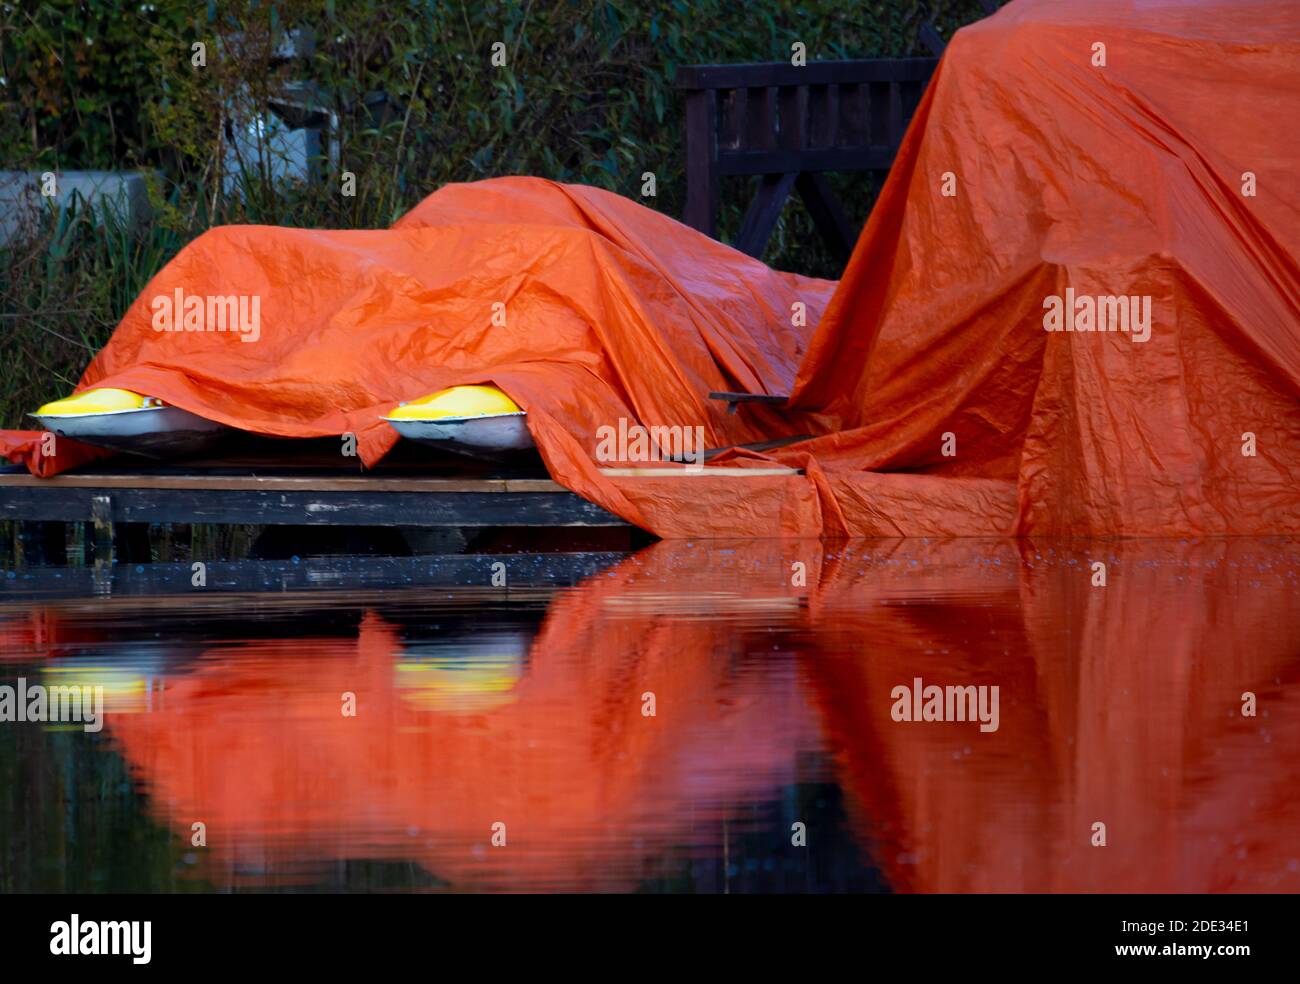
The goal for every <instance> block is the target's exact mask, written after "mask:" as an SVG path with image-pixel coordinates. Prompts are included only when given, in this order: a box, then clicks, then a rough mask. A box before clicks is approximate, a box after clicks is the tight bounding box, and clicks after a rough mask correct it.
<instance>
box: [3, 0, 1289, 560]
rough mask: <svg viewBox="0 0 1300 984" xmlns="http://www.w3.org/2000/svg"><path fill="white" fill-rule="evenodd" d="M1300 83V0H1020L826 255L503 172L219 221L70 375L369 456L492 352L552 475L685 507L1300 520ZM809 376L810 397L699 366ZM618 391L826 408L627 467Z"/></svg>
mask: <svg viewBox="0 0 1300 984" xmlns="http://www.w3.org/2000/svg"><path fill="white" fill-rule="evenodd" d="M1098 46H1102V47H1098ZM1102 56H1104V64H1101V63H1100V61H1101V60H1102ZM1297 118H1300V4H1296V3H1274V2H1270V3H1257V2H1222V0H1217V2H1177V3H1175V2H1170V3H1143V4H1140V5H1137V4H1133V3H1132V2H1119V0H1103V2H1096V3H1091V4H1086V5H1081V4H1075V3H1071V2H1051V0H1037V2H1033V0H1019V2H1016V3H1013V4H1011V5H1009V6H1008V7H1007V8H1005V9H1003V10H1002V11H1001V12H1000V13H999V14H997V15H996V16H994V17H992V18H990V19H988V20H986V21H982V22H980V23H979V24H976V25H973V26H971V27H968V28H966V29H964V30H962V31H960V32H958V33H957V35H956V36H955V37H954V39H953V41H952V44H951V45H950V46H949V49H948V51H947V53H946V55H945V56H944V59H943V62H942V63H941V65H940V67H939V70H938V72H937V74H936V76H935V79H934V81H933V83H932V84H931V86H930V89H929V90H928V92H927V93H926V96H925V98H924V99H923V100H922V103H921V105H920V107H919V108H918V110H917V113H916V117H915V119H914V122H913V125H912V128H911V129H910V131H909V133H908V136H907V138H906V140H905V141H904V145H903V147H902V149H901V151H900V154H899V157H898V160H897V162H896V164H895V166H894V169H893V171H892V173H891V175H890V178H889V181H888V182H887V184H886V186H885V188H884V190H883V192H882V194H881V198H880V200H879V202H878V203H877V205H876V207H875V209H874V211H873V213H872V216H871V219H870V221H869V223H868V225H867V228H866V229H865V230H864V232H863V235H862V237H861V239H860V241H859V242H858V245H857V249H856V250H855V252H854V255H853V258H852V260H851V262H850V264H849V266H848V269H847V270H846V272H845V275H844V279H843V280H842V281H841V282H840V284H839V286H838V289H837V288H836V286H835V285H834V284H832V283H829V282H826V281H819V280H811V279H807V278H801V277H797V276H793V275H790V274H783V273H777V272H773V271H771V270H769V269H767V268H766V267H764V266H762V265H761V264H759V263H757V262H755V261H753V260H750V259H748V258H746V257H744V256H741V255H740V254H738V253H736V252H734V251H732V250H730V249H728V248H727V247H725V246H722V245H720V244H717V243H715V242H712V241H710V240H708V239H706V238H705V237H703V236H701V235H699V234H697V233H694V232H693V231H691V230H689V229H687V228H685V227H683V226H681V225H680V224H678V223H675V222H674V221H672V220H671V219H668V218H665V217H664V216H662V215H659V214H658V213H656V212H653V211H650V210H647V209H644V208H642V207H640V206H638V205H636V204H634V203H632V202H630V201H627V200H625V199H622V198H619V197H617V196H614V195H611V194H608V193H605V192H601V191H597V190H594V189H590V188H581V187H571V186H561V185H556V184H553V183H550V182H545V181H539V180H535V179H528V178H505V179H498V180H494V181H487V182H481V183H478V184H473V185H452V186H448V187H445V188H443V189H441V190H440V191H438V192H436V193H435V194H433V195H431V196H430V197H429V198H428V199H426V200H425V201H424V202H423V203H421V204H420V205H419V206H418V207H417V208H416V209H414V210H413V211H412V212H411V213H410V214H408V215H407V216H405V217H404V218H403V219H402V220H401V221H400V222H398V223H397V224H396V225H395V226H394V227H393V229H391V230H387V231H358V232H333V231H316V230H291V229H272V228H262V227H225V228H219V229H215V230H213V231H211V232H209V233H207V234H206V235H204V236H202V237H200V238H199V239H198V240H196V241H195V242H194V243H193V244H191V245H190V246H189V247H187V248H186V249H185V250H184V251H182V252H181V254H180V255H179V256H177V258H176V259H175V260H174V261H173V262H172V263H170V264H169V265H168V266H167V267H166V268H165V269H164V270H163V271H162V272H160V273H159V274H158V276H157V277H156V278H155V279H154V281H153V282H152V283H151V284H150V285H149V286H148V287H147V288H146V289H145V291H144V293H143V294H142V295H141V297H140V299H139V300H138V301H137V302H136V304H135V305H134V306H133V307H132V308H131V310H130V311H128V313H127V315H126V317H125V318H124V319H123V321H122V324H121V325H120V326H119V328H118V330H117V332H116V333H115V334H114V336H113V338H112V339H111V340H110V342H109V344H108V345H107V346H106V347H105V348H104V350H103V351H102V352H101V353H100V355H99V356H98V357H97V358H96V359H95V361H94V362H93V363H92V364H91V366H90V367H89V369H88V370H87V371H86V375H85V377H84V378H83V380H82V384H81V385H82V387H83V388H85V387H90V386H120V387H123V388H127V389H133V390H137V391H140V392H145V393H148V394H151V395H155V396H159V397H162V398H163V399H164V400H167V401H169V402H171V403H174V404H176V405H178V406H181V407H184V408H186V409H188V410H192V411H194V412H196V413H199V414H202V415H204V416H207V417H211V418H213V419H216V420H220V421H223V422H225V423H228V424H232V425H234V426H237V427H242V428H245V429H248V430H253V431H259V432H263V433H269V434H279V435H288V436H301V437H308V436H321V435H329V434H340V433H344V432H348V431H351V432H354V433H356V434H358V436H359V439H360V452H361V456H362V458H363V460H364V461H365V462H366V463H368V464H370V463H373V462H375V461H376V460H378V458H380V457H381V456H382V455H383V454H384V453H385V452H386V451H387V450H388V448H389V447H390V446H391V445H392V443H393V442H394V441H395V435H394V434H393V433H392V432H391V431H390V430H389V429H388V427H387V425H385V424H383V423H381V422H379V421H378V419H377V418H378V416H379V415H380V414H381V413H382V412H384V411H386V410H388V409H389V408H391V407H392V406H393V404H395V403H396V402H398V401H400V400H407V399H412V398H415V397H419V396H423V395H425V394H427V393H429V392H431V391H433V390H436V389H439V388H442V387H444V386H449V385H454V384H458V383H473V382H482V381H492V382H495V383H496V384H497V385H499V386H501V387H502V388H503V389H505V390H506V391H507V392H508V393H509V394H510V395H511V396H512V397H513V398H514V399H515V400H516V401H517V402H518V403H520V404H521V405H522V406H524V407H525V409H527V410H528V413H529V417H528V419H529V426H530V428H531V429H532V431H533V434H534V436H535V437H536V439H537V443H538V445H539V447H540V448H541V451H542V454H543V457H544V459H545V461H546V463H547V466H548V468H549V469H550V471H551V473H552V474H553V475H554V477H555V478H556V479H557V480H558V481H560V482H563V483H564V484H565V485H567V486H568V487H570V488H572V489H574V490H575V491H577V492H579V493H580V494H582V495H584V496H586V497H588V498H590V499H592V500H594V501H596V502H598V503H600V504H602V505H604V506H605V507H607V508H609V509H611V510H613V511H614V512H616V513H618V514H620V515H622V516H623V517H625V518H627V519H629V520H631V521H632V522H635V523H637V524H639V525H641V526H643V527H646V528H647V529H650V530H651V531H653V532H655V533H658V534H660V535H663V536H700V535H737V534H738V535H764V536H768V535H773V534H777V533H785V534H796V535H824V536H842V535H898V534H905V535H906V534H940V535H942V534H951V535H978V534H990V533H1019V534H1029V533H1070V534H1084V535H1159V534H1164V535H1170V534H1200V533H1239V534H1248V533H1261V532H1280V531H1287V532H1296V531H1300V488H1298V487H1297V484H1296V481H1295V478H1294V476H1295V474H1296V473H1297V472H1298V471H1300V414H1297V412H1296V396H1297V392H1298V391H1300V270H1298V268H1297V260H1296V257H1297V255H1300V250H1298V249H1297V246H1298V245H1300V183H1298V182H1297V181H1296V172H1297V165H1298V163H1300V134H1297V132H1296V129H1295V125H1294V121H1295V120H1296V119H1297ZM945 192H949V193H947V194H946V193H945ZM177 288H180V289H182V290H184V291H185V293H186V294H199V295H230V294H255V295H259V296H260V297H261V299H262V301H261V303H262V311H261V314H262V331H261V337H260V339H259V341H258V342H257V343H256V344H244V343H241V341H240V340H239V338H238V336H235V335H228V334H202V333H188V332H187V333H176V334H173V333H157V332H155V331H153V330H152V328H151V313H150V309H149V303H150V299H151V298H153V297H154V296H156V295H158V294H171V293H173V292H174V291H175V290H176V289H177ZM832 291H833V292H834V297H833V298H832V296H831V295H832ZM1051 297H1057V298H1061V299H1062V303H1067V302H1068V303H1078V304H1080V305H1081V306H1080V308H1079V310H1080V311H1086V310H1087V308H1086V305H1087V304H1094V305H1096V310H1097V311H1100V310H1101V309H1103V308H1105V309H1106V310H1109V311H1111V312H1115V310H1116V309H1115V308H1114V306H1113V305H1112V306H1109V307H1108V306H1107V301H1106V298H1118V297H1124V298H1133V299H1134V311H1135V312H1138V313H1139V314H1140V313H1141V312H1142V311H1143V310H1144V307H1143V305H1144V304H1145V303H1148V302H1147V301H1146V300H1144V299H1148V298H1149V304H1150V315H1149V322H1147V323H1146V324H1145V325H1144V331H1142V332H1138V331H1136V330H1129V331H1111V332H1098V331H1086V332H1084V331H1053V332H1049V331H1047V330H1045V320H1044V319H1045V304H1046V303H1049V301H1048V299H1049V298H1051ZM1081 298H1086V299H1088V300H1086V301H1080V300H1079V299H1081ZM1099 299H1100V300H1099ZM800 302H801V303H802V304H803V305H804V306H805V309H806V316H805V319H800V318H798V317H793V316H792V311H794V310H795V305H796V304H797V303H800ZM498 303H500V304H504V305H505V308H504V311H505V315H506V324H505V325H504V326H501V325H494V324H493V317H492V316H493V313H494V310H493V305H494V304H498ZM823 313H824V314H825V316H824V317H823V316H822V315H823ZM1073 313H1074V311H1073V310H1071V311H1067V312H1066V318H1065V320H1070V318H1069V316H1070V315H1071V314H1073ZM1092 317H1093V321H1092V322H1091V325H1092V326H1094V327H1095V325H1096V323H1097V321H1096V319H1097V318H1098V317H1099V315H1098V314H1096V313H1094V314H1093V316H1092ZM1111 317H1112V319H1114V318H1117V317H1118V314H1115V313H1112V315H1111ZM801 320H806V326H804V325H801V324H800V322H801ZM792 322H794V323H792ZM1063 323H1064V322H1062V324H1063ZM1082 326H1083V324H1082V323H1080V327H1082ZM1071 327H1073V324H1072V325H1071ZM1146 330H1149V337H1147V338H1146V339H1145V340H1140V339H1141V338H1142V336H1143V335H1145V333H1146ZM792 387H793V389H794V393H795V404H794V405H795V406H796V407H797V408H798V410H797V411H788V412H784V411H780V410H774V409H772V408H770V407H764V408H759V409H751V408H745V409H742V410H741V411H740V412H739V413H738V414H736V415H734V416H728V415H726V414H725V411H724V408H723V406H722V405H721V404H719V403H714V402H710V401H709V400H707V398H706V394H707V392H708V391H709V390H715V389H727V390H747V391H751V392H758V393H783V392H789V391H790V390H791V388H792ZM620 418H623V419H626V420H628V421H630V422H632V423H640V424H642V425H644V426H647V427H649V426H671V425H677V426H680V427H695V426H702V427H703V428H704V429H705V438H706V442H707V444H708V445H709V446H714V447H716V446H721V445H730V444H736V443H746V442H756V441H761V440H766V439H771V438H777V437H784V436H790V435H795V434H814V435H819V436H818V438H817V439H816V440H814V441H812V442H805V443H802V444H799V445H797V446H795V447H792V448H788V449H785V450H783V451H780V452H776V453H773V454H771V455H770V456H769V458H770V459H775V460H777V461H780V462H783V463H786V464H791V465H795V466H798V467H800V468H802V469H803V470H804V473H803V474H802V475H789V476H781V475H763V476H761V477H752V478H744V479H740V478H736V477H735V476H718V475H709V474H708V472H707V470H706V472H705V474H704V475H702V476H694V477H682V478H675V477H671V478H646V477H635V478H629V477H612V476H609V475H605V474H602V473H601V471H600V469H599V467H598V462H597V461H596V460H595V450H596V447H597V444H598V437H597V431H598V429H599V428H601V427H603V426H611V427H613V426H617V424H618V422H619V420H620ZM0 450H4V451H6V452H7V453H8V454H9V455H10V457H12V458H15V459H17V458H23V459H24V460H27V461H29V463H31V464H33V465H34V466H35V469H36V470H43V471H46V472H49V471H53V470H56V469H58V468H60V467H67V466H68V465H70V464H73V463H75V461H74V460H73V457H72V455H73V452H64V453H65V454H68V455H69V457H68V458H67V459H65V460H62V461H60V460H56V461H54V462H50V461H48V460H44V461H41V460H40V459H38V458H37V456H36V455H35V453H34V450H33V445H32V441H31V435H27V436H23V435H10V436H9V437H8V438H7V439H4V441H3V442H0ZM727 463H728V464H731V465H735V464H737V463H739V464H757V463H764V462H762V461H759V460H758V459H757V457H756V456H752V455H746V456H742V457H741V459H740V460H739V461H736V460H732V461H729V462H727Z"/></svg>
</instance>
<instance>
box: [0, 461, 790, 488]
mask: <svg viewBox="0 0 1300 984" xmlns="http://www.w3.org/2000/svg"><path fill="white" fill-rule="evenodd" d="M600 473H601V474H602V475H606V476H609V477H611V478H701V477H713V478H766V477H771V476H779V475H799V474H801V471H800V470H799V469H797V468H787V467H784V466H776V467H758V468H740V467H730V466H714V467H705V468H689V467H686V468H672V467H663V466H659V467H646V468H636V467H629V468H601V469H600ZM0 488H63V489H151V490H166V489H176V490H184V491H195V490H204V491H213V492H237V491H257V492H431V493H439V492H566V491H568V490H567V489H566V488H565V487H564V486H563V485H561V484H559V483H558V482H556V481H554V480H552V479H549V478H381V477H378V476H364V475H359V476H278V475H130V474H120V475H71V474H68V475H55V476H53V477H51V478H37V477H36V476H34V475H0Z"/></svg>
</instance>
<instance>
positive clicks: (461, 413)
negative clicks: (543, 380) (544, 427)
mask: <svg viewBox="0 0 1300 984" xmlns="http://www.w3.org/2000/svg"><path fill="white" fill-rule="evenodd" d="M520 412H521V411H520V409H519V404H517V403H516V402H515V401H514V400H512V399H510V397H508V396H506V394H505V393H503V392H501V390H499V389H497V388H496V387H495V386H453V387H451V388H450V389H444V390H439V391H438V392H436V393H434V394H432V395H430V396H426V397H423V398H422V399H419V400H411V401H410V402H409V403H403V404H401V405H400V406H396V407H394V408H393V409H392V411H390V412H389V414H388V416H387V417H386V418H385V419H387V420H447V419H464V418H467V417H492V416H496V415H498V414H503V413H520Z"/></svg>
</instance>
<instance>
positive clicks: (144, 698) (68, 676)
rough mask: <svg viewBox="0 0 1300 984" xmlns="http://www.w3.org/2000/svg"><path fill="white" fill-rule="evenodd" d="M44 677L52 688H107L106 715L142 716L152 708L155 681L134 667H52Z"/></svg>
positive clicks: (46, 671)
mask: <svg viewBox="0 0 1300 984" xmlns="http://www.w3.org/2000/svg"><path fill="white" fill-rule="evenodd" d="M41 678H42V679H43V680H44V681H45V683H46V684H47V685H48V686H51V687H81V688H83V689H85V688H87V687H103V688H104V713H105V714H139V713H141V712H142V711H147V710H148V709H149V689H150V683H151V678H150V677H149V676H143V675H141V674H140V672H139V671H138V670H137V669H134V668H131V667H121V668H119V667H115V666H111V665H107V664H104V665H95V664H84V663H78V664H75V665H72V666H57V665H51V666H46V667H45V669H44V670H43V671H42V673H41Z"/></svg>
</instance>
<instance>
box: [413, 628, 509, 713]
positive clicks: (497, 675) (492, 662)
mask: <svg viewBox="0 0 1300 984" xmlns="http://www.w3.org/2000/svg"><path fill="white" fill-rule="evenodd" d="M528 644H529V639H528V637H527V636H526V635H515V634H513V633H487V634H485V635H483V636H482V637H480V638H478V639H476V640H474V641H473V642H457V643H451V644H432V645H430V644H425V645H416V646H410V647H408V648H407V649H406V650H405V651H404V652H403V653H402V656H401V658H400V659H398V660H397V662H396V663H395V664H394V666H393V670H394V674H395V676H394V683H395V685H396V687H397V691H398V693H399V694H400V695H401V697H402V699H403V700H405V701H408V702H409V703H411V704H413V705H415V706H416V707H418V708H420V709H421V710H426V711H439V712H442V713H448V714H481V713H484V712H486V711H492V710H496V709H497V708H499V707H504V706H506V705H507V704H511V703H513V702H514V701H515V699H516V694H515V692H514V691H515V686H516V685H517V684H518V683H519V681H520V680H521V679H522V678H523V675H524V657H525V656H526V655H527V652H528Z"/></svg>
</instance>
